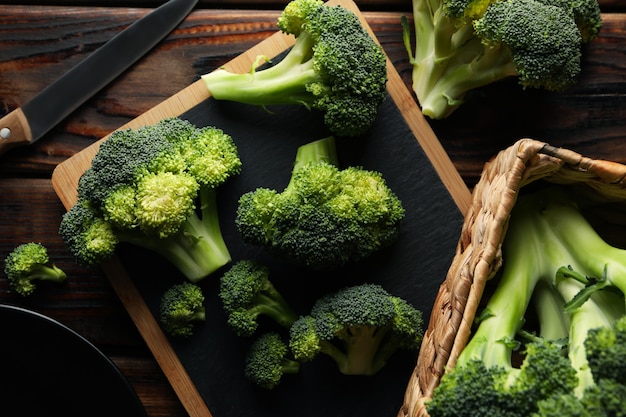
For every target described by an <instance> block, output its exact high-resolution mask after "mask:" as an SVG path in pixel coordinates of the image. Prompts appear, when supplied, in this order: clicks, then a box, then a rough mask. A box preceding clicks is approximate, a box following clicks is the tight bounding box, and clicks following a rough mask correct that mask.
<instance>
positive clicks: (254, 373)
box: [245, 332, 300, 389]
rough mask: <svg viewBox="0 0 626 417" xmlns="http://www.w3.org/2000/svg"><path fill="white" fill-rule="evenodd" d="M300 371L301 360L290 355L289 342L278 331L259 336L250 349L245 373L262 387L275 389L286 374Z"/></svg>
mask: <svg viewBox="0 0 626 417" xmlns="http://www.w3.org/2000/svg"><path fill="white" fill-rule="evenodd" d="M299 371H300V362H298V361H295V360H293V359H292V358H291V357H290V356H289V347H288V346H287V343H286V342H285V341H284V340H283V339H282V338H281V337H280V335H279V334H278V333H276V332H270V333H264V334H263V335H261V336H259V337H258V338H257V339H256V340H255V341H254V342H253V343H252V345H251V346H250V349H249V350H248V354H247V356H246V365H245V375H246V377H247V378H248V379H249V380H250V381H252V382H254V383H255V384H256V385H258V386H260V387H262V388H265V389H274V388H276V386H277V385H278V384H279V383H280V382H281V380H282V377H283V375H284V374H296V373H298V372H299Z"/></svg>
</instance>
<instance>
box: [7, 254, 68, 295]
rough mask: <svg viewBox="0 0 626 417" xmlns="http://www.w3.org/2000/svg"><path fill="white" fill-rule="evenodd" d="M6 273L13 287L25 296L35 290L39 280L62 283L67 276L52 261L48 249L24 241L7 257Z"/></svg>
mask: <svg viewBox="0 0 626 417" xmlns="http://www.w3.org/2000/svg"><path fill="white" fill-rule="evenodd" d="M4 273H5V274H6V276H7V278H8V279H9V285H10V286H11V288H12V289H13V290H14V291H15V292H16V293H18V294H20V295H23V296H28V295H31V294H32V293H33V292H34V291H35V289H36V284H35V281H37V280H42V281H51V282H58V283H60V282H63V281H65V279H66V278H67V275H66V274H65V272H64V271H62V270H61V269H60V268H59V267H57V266H56V265H54V264H51V263H50V258H49V256H48V249H47V248H46V247H45V246H44V245H43V244H41V243H35V242H29V243H24V244H21V245H19V246H17V247H16V248H15V249H13V251H12V252H11V253H9V255H7V257H6V260H5V263H4Z"/></svg>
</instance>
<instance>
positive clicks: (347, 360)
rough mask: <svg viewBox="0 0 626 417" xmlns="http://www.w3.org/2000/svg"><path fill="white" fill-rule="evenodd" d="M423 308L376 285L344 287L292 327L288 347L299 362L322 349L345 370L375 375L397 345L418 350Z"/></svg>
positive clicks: (421, 331)
mask: <svg viewBox="0 0 626 417" xmlns="http://www.w3.org/2000/svg"><path fill="white" fill-rule="evenodd" d="M422 324H423V323H422V313H421V312H420V311H419V310H417V309H416V308H414V307H413V306H411V305H410V304H409V303H407V302H406V301H405V300H403V299H401V298H399V297H396V296H393V295H391V294H389V293H388V292H387V291H386V290H384V289H383V288H382V287H381V286H380V285H376V284H361V285H355V286H352V287H346V288H344V289H342V290H339V291H337V292H335V293H332V294H329V295H326V296H324V297H322V298H320V299H319V300H318V301H317V302H316V303H315V304H314V306H313V308H312V310H311V313H310V314H309V315H305V316H301V317H300V318H298V320H296V322H295V323H294V324H293V325H292V326H291V328H290V331H289V332H290V340H289V346H290V348H291V351H292V352H293V355H294V358H295V359H296V360H298V361H300V362H308V361H311V360H313V359H314V358H315V357H316V356H318V355H319V354H320V353H323V354H325V355H327V356H328V357H330V358H332V359H333V360H334V361H335V363H336V364H337V367H338V369H339V371H340V372H341V373H343V374H346V375H374V374H376V373H378V371H380V370H381V369H382V368H383V367H384V366H385V365H386V364H387V361H388V360H389V359H390V358H391V357H392V356H393V355H394V354H395V353H396V352H397V351H398V350H401V349H406V350H417V349H418V347H419V344H420V343H421V340H422V336H423V329H422Z"/></svg>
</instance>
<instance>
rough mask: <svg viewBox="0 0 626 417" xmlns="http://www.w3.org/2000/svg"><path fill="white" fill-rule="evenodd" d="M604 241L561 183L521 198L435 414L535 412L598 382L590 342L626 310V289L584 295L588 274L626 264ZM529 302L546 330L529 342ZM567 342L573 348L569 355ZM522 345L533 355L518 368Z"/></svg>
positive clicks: (433, 404) (436, 399)
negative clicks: (523, 336)
mask: <svg viewBox="0 0 626 417" xmlns="http://www.w3.org/2000/svg"><path fill="white" fill-rule="evenodd" d="M606 246H607V245H606V244H605V243H604V242H603V241H602V240H601V239H600V238H599V236H598V235H597V234H596V233H595V231H593V229H592V228H591V226H590V224H589V223H588V222H587V220H586V219H585V218H584V217H583V215H582V213H581V212H580V210H579V209H578V207H577V206H576V205H575V204H574V203H573V202H572V201H571V200H570V199H569V198H568V196H567V195H566V194H565V192H564V191H563V190H560V189H554V188H547V189H545V190H543V191H540V192H537V193H535V194H531V195H527V196H523V197H520V198H519V200H518V201H517V203H516V206H515V208H514V209H513V211H512V214H511V218H510V222H509V226H508V230H507V235H506V237H505V240H504V243H503V266H502V269H501V272H500V275H499V276H498V277H497V281H496V282H495V284H494V286H495V288H493V291H492V292H489V293H488V298H487V300H486V303H485V305H484V311H483V312H482V313H481V314H480V315H479V317H478V319H477V323H478V325H477V327H476V329H475V330H474V332H473V334H472V336H471V338H470V340H469V342H468V343H467V345H466V346H465V348H464V349H463V350H462V351H461V353H460V355H459V357H458V359H457V361H456V364H455V366H454V368H452V369H449V370H447V371H446V373H445V374H444V376H443V377H442V379H441V383H440V385H439V386H438V387H437V388H436V389H435V391H434V393H433V399H432V400H431V401H430V403H429V405H428V410H429V414H430V415H431V417H441V416H452V415H454V416H466V415H467V416H469V415H473V414H472V413H473V412H475V411H476V410H480V414H483V413H484V414H487V413H491V414H494V415H507V416H528V415H531V414H532V413H536V412H538V409H539V408H538V407H539V404H552V403H553V401H554V398H557V397H562V396H572V397H575V398H581V397H582V396H583V395H584V393H585V392H586V391H587V390H589V389H594V387H596V383H597V381H594V378H593V375H592V373H591V371H590V367H589V364H588V360H587V352H586V349H585V341H586V340H587V337H588V335H589V333H590V332H591V331H592V330H593V329H597V328H611V326H613V324H614V323H615V322H616V320H618V318H620V317H622V316H623V315H624V314H625V311H626V310H625V304H624V295H623V293H617V292H610V291H606V292H596V293H594V294H587V295H589V296H588V297H584V298H583V297H581V296H580V294H586V293H587V292H586V291H585V287H584V284H583V283H581V282H580V280H581V279H580V276H581V275H580V274H581V273H580V271H584V273H585V274H589V276H597V275H596V274H598V273H602V271H603V270H604V269H605V267H606V270H608V271H621V269H622V268H624V266H626V264H625V262H624V259H626V258H625V257H624V255H623V252H622V254H619V251H620V250H617V249H616V250H617V252H613V251H612V250H607V247H606ZM618 254H619V255H618ZM573 271H579V272H576V273H574V272H573ZM572 275H575V276H576V278H577V279H572ZM605 288H606V287H605ZM530 307H532V308H534V309H535V311H536V312H537V313H536V317H537V318H538V332H539V337H538V338H536V339H535V340H532V341H531V342H529V343H527V344H526V345H524V343H523V342H522V341H521V340H520V338H519V335H520V333H525V332H524V326H525V325H526V320H527V318H528V317H529V313H528V310H529V309H530ZM525 334H527V333H525ZM563 336H565V338H564V339H563ZM562 340H566V341H567V355H564V354H562V353H561V345H562V343H561V341H562ZM538 348H539V350H537V349H538ZM518 349H519V350H520V351H521V352H525V356H524V357H523V361H522V365H521V366H520V367H518V366H514V365H513V357H514V353H515V351H516V350H518ZM541 369H542V371H541V372H540V371H539V370H541ZM529 370H533V373H532V374H529V372H528V371H529ZM478 377H479V378H480V380H478V379H476V378H478ZM470 381H472V384H473V385H471V390H468V388H469V386H470ZM478 383H482V384H483V385H481V386H480V387H479V386H477V385H476V384H478ZM478 391H480V396H479V397H478V398H477V396H476V392H478ZM452 403H454V404H455V405H454V406H452V405H451V404H452ZM470 404H472V407H470ZM470 410H471V411H470ZM561 415H565V414H561Z"/></svg>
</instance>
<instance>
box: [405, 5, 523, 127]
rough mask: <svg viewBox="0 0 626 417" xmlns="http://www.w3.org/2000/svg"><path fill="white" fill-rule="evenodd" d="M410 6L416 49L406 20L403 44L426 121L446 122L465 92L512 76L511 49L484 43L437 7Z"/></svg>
mask: <svg viewBox="0 0 626 417" xmlns="http://www.w3.org/2000/svg"><path fill="white" fill-rule="evenodd" d="M433 7H434V8H433ZM414 8H415V10H414V26H415V39H416V47H415V49H412V46H411V42H410V33H411V32H410V28H409V26H408V24H407V23H406V22H405V23H404V24H403V26H404V30H403V31H404V44H405V47H406V49H407V51H408V53H409V58H410V61H411V63H412V64H413V74H412V79H413V89H414V91H415V93H416V95H417V97H418V99H419V103H420V106H421V107H422V112H423V113H424V114H425V115H427V116H428V117H431V118H433V119H442V118H445V117H447V116H449V115H450V114H451V113H452V112H453V111H454V110H456V108H457V107H459V106H460V105H461V104H462V103H463V100H464V98H465V95H466V93H467V92H469V91H471V90H474V89H476V88H478V87H483V86H486V85H489V84H491V83H493V82H494V81H497V80H501V79H504V78H507V77H509V76H515V75H516V74H517V71H516V68H515V64H514V63H513V60H512V58H511V53H510V51H508V50H507V49H506V48H505V47H490V46H486V45H484V44H483V43H482V42H481V40H480V39H479V38H478V37H476V35H475V32H474V28H473V27H472V25H471V24H469V23H468V24H462V25H459V23H457V22H454V21H453V19H451V18H450V17H449V16H446V14H445V12H444V11H443V9H442V8H441V7H439V4H435V5H432V4H430V2H428V1H418V2H414ZM413 51H415V54H413Z"/></svg>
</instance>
